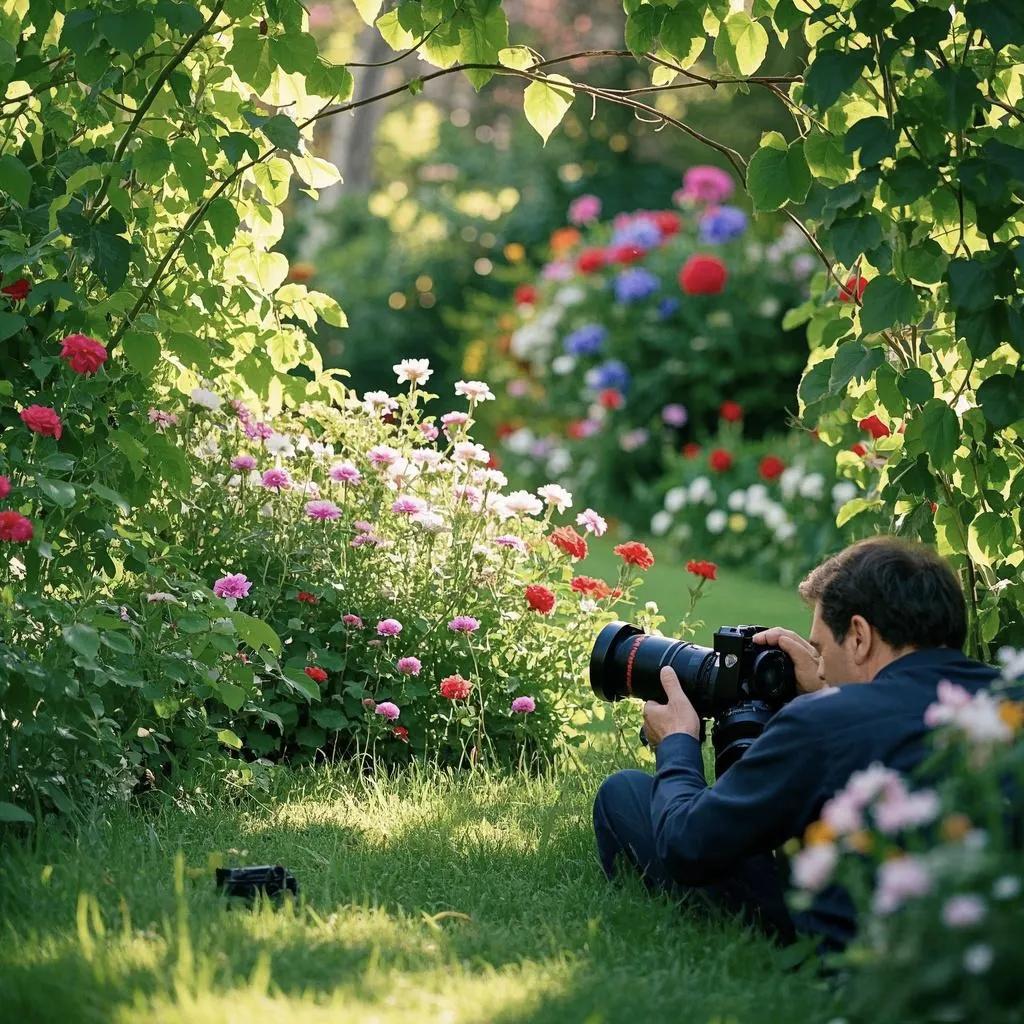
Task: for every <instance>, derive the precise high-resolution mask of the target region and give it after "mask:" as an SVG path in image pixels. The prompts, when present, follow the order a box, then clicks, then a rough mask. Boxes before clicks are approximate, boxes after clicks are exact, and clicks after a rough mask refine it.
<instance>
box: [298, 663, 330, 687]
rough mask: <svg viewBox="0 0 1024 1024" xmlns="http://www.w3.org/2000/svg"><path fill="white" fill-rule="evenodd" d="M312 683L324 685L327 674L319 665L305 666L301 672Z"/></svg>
mask: <svg viewBox="0 0 1024 1024" xmlns="http://www.w3.org/2000/svg"><path fill="white" fill-rule="evenodd" d="M302 671H303V672H305V673H306V675H307V676H309V678H310V679H312V680H313V682H314V683H326V682H327V673H326V672H325V671H324V670H323V669H322V668H320V666H319V665H307V666H306V667H305V668H304V669H303V670H302Z"/></svg>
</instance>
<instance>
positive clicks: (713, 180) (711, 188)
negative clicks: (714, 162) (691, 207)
mask: <svg viewBox="0 0 1024 1024" xmlns="http://www.w3.org/2000/svg"><path fill="white" fill-rule="evenodd" d="M734 188H735V186H734V185H733V181H732V178H731V177H730V176H729V175H728V174H727V173H726V172H725V171H723V170H720V169H719V168H717V167H710V166H707V165H703V164H699V165H698V166H696V167H691V168H689V169H688V170H687V171H686V173H685V174H684V175H683V187H682V188H681V189H680V190H679V191H678V192H677V193H676V195H677V196H680V197H681V198H682V199H687V200H690V201H691V202H698V203H708V204H710V205H712V206H713V205H715V204H717V203H721V202H724V201H725V200H726V199H728V198H729V197H730V196H731V195H732V193H733V190H734ZM673 198H676V196H673Z"/></svg>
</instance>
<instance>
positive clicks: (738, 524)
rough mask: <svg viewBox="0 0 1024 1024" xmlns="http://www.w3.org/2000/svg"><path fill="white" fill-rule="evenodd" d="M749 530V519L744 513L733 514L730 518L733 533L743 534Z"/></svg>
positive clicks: (730, 527)
mask: <svg viewBox="0 0 1024 1024" xmlns="http://www.w3.org/2000/svg"><path fill="white" fill-rule="evenodd" d="M746 528H747V517H746V516H745V515H744V514H743V513H742V512H733V514H732V515H731V516H729V529H730V530H732V532H733V533H742V532H743V531H744V530H745V529H746Z"/></svg>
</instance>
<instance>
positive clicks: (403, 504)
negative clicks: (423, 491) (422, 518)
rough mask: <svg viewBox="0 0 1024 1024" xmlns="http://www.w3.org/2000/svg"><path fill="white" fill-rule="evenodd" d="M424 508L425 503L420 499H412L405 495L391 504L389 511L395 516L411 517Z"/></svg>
mask: <svg viewBox="0 0 1024 1024" xmlns="http://www.w3.org/2000/svg"><path fill="white" fill-rule="evenodd" d="M426 507H427V503H426V502H425V501H424V500H423V499H422V498H412V497H409V496H408V495H407V496H406V497H404V498H399V499H398V500H397V501H394V502H392V504H391V511H392V512H394V513H395V514H396V515H400V516H411V515H414V514H415V513H417V512H422V511H423V510H424V509H425V508H426Z"/></svg>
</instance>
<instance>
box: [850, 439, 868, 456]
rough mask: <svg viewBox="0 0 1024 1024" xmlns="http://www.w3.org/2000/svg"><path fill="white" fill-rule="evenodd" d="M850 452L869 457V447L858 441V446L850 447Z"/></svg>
mask: <svg viewBox="0 0 1024 1024" xmlns="http://www.w3.org/2000/svg"><path fill="white" fill-rule="evenodd" d="M850 451H851V452H853V453H854V455H867V453H868V448H867V445H865V444H861V442H860V441H858V442H857V443H856V444H851V445H850Z"/></svg>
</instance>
